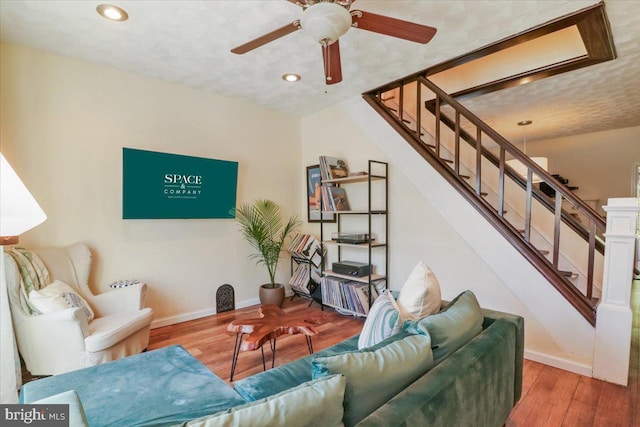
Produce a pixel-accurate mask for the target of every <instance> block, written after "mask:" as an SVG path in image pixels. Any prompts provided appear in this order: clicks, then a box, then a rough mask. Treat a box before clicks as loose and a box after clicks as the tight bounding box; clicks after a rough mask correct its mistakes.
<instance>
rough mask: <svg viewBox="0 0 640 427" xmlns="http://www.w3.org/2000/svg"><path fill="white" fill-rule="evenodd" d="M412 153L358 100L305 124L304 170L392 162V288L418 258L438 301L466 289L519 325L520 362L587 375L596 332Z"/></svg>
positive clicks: (315, 229)
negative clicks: (324, 161) (322, 161)
mask: <svg viewBox="0 0 640 427" xmlns="http://www.w3.org/2000/svg"><path fill="white" fill-rule="evenodd" d="M329 124H330V125H329ZM412 151H413V149H411V148H410V146H409V145H408V144H407V143H406V142H405V141H404V140H403V139H402V138H401V137H400V136H399V135H398V134H397V133H395V131H393V130H392V129H391V127H390V126H389V125H387V124H386V122H384V121H383V120H382V119H381V118H380V117H379V116H377V115H376V113H375V112H374V111H373V110H372V109H371V107H369V106H368V105H367V104H366V103H365V102H364V101H363V100H362V99H361V98H359V97H356V98H353V99H351V100H349V101H347V102H345V103H343V104H341V105H337V106H334V107H331V108H328V109H325V110H323V111H320V112H318V113H315V114H312V115H309V116H306V117H304V118H303V119H302V163H303V165H309V164H313V163H317V157H318V156H319V155H335V156H340V157H343V158H345V159H347V161H348V163H349V166H350V168H351V169H354V170H362V169H365V167H366V159H369V158H373V159H376V160H382V161H389V162H390V169H389V174H390V179H389V183H390V193H389V196H390V207H389V218H390V236H389V248H390V258H391V260H390V280H389V284H390V287H391V288H392V289H396V290H397V289H400V287H401V286H402V284H403V283H404V281H405V279H406V277H407V276H408V274H409V273H410V271H411V269H412V268H413V267H414V266H415V264H416V263H417V262H418V261H420V260H423V261H424V262H425V263H426V264H427V265H429V266H430V267H431V268H432V269H433V271H434V272H435V274H436V276H437V277H438V280H439V281H440V285H441V288H442V294H443V298H445V299H451V298H453V297H455V296H456V295H457V294H458V293H460V292H462V291H463V290H465V289H471V290H473V292H474V293H476V295H477V296H478V299H479V301H480V304H481V305H482V306H483V307H487V308H493V309H497V310H503V311H508V312H513V313H518V314H520V315H522V316H523V317H525V324H526V333H525V340H526V350H527V357H529V358H531V359H534V360H539V361H543V362H545V363H549V364H553V365H555V366H558V367H562V368H565V369H569V370H572V371H576V372H580V373H582V374H587V375H589V374H590V364H591V356H592V354H591V353H592V349H593V328H592V327H591V326H590V325H589V324H588V323H587V322H586V321H585V320H584V319H583V318H582V317H581V316H580V315H579V314H577V312H576V311H575V310H574V309H573V308H572V307H570V306H569V304H568V303H567V302H566V300H564V299H563V298H562V297H561V296H560V295H559V294H558V293H557V291H555V289H552V287H551V285H550V284H549V283H548V282H546V281H545V280H544V279H543V278H541V276H540V274H539V273H537V271H535V270H534V269H533V267H531V265H530V264H528V262H526V261H525V260H524V259H522V257H521V256H520V255H519V254H518V253H517V252H516V251H515V249H513V247H511V245H510V244H508V243H507V242H506V241H505V240H504V239H503V238H502V237H501V236H500V235H499V234H498V233H497V232H496V231H495V229H493V228H492V227H491V226H490V225H488V224H487V223H486V221H485V220H484V219H482V218H481V216H480V215H479V214H478V213H477V212H476V211H475V210H474V209H473V208H472V207H471V206H470V205H469V204H468V203H467V202H466V201H465V200H464V199H462V197H461V196H460V195H458V194H457V192H456V191H455V190H454V189H453V188H452V187H451V186H450V185H449V184H447V183H446V182H445V181H444V179H443V178H442V177H440V176H439V175H438V174H437V172H435V171H434V170H433V169H432V168H430V166H429V165H428V164H427V163H426V162H425V161H423V160H422V159H421V158H420V157H418V156H416V155H415V152H413V153H412ZM350 197H351V196H350ZM303 204H304V203H301V205H303ZM301 209H302V207H301ZM308 228H309V231H311V232H315V233H318V226H317V225H314V224H310V225H308ZM505 278H506V279H505ZM507 282H516V283H515V285H517V286H515V288H514V286H513V285H514V283H507ZM558 343H562V345H559V344H558Z"/></svg>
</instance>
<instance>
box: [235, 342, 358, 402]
mask: <svg viewBox="0 0 640 427" xmlns="http://www.w3.org/2000/svg"><path fill="white" fill-rule="evenodd" d="M357 349H358V335H356V336H353V337H351V338H349V339H347V340H344V341H342V342H340V343H338V344H336V345H334V346H331V347H329V348H325V349H324V350H322V351H319V352H317V353H314V354H310V355H309V356H306V357H303V358H301V359H298V360H295V361H293V362H290V363H287V364H284V365H281V366H276V367H275V368H273V369H269V370H268V371H265V372H260V373H259V374H255V375H252V376H250V377H247V378H244V379H241V380H238V381H235V382H234V383H233V388H234V389H235V390H236V391H237V392H238V393H239V394H240V395H241V396H242V397H243V398H244V399H245V400H247V401H253V400H259V399H263V398H265V397H267V396H272V395H274V394H276V393H280V392H281V391H284V390H287V389H289V388H292V387H296V386H298V385H300V384H302V383H304V382H306V381H311V380H312V377H311V361H312V360H313V358H314V357H316V356H330V355H333V354H338V353H343V352H345V351H352V350H357ZM240 359H242V354H240ZM239 363H242V360H240V362H239Z"/></svg>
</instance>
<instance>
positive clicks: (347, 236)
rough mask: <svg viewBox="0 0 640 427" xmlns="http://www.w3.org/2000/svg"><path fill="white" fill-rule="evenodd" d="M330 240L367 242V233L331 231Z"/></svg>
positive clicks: (356, 242)
mask: <svg viewBox="0 0 640 427" xmlns="http://www.w3.org/2000/svg"><path fill="white" fill-rule="evenodd" d="M331 240H333V241H334V242H336V243H352V244H358V243H368V242H369V240H371V239H370V238H369V233H331Z"/></svg>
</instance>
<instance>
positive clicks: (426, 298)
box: [397, 261, 442, 320]
mask: <svg viewBox="0 0 640 427" xmlns="http://www.w3.org/2000/svg"><path fill="white" fill-rule="evenodd" d="M397 303H398V306H399V308H400V315H401V316H402V319H403V320H418V319H421V318H423V317H425V316H429V315H431V314H434V313H437V312H438V311H440V305H441V304H442V297H441V294H440V283H438V279H436V275H435V274H433V271H431V269H430V268H429V267H427V266H426V265H425V264H424V263H423V262H422V261H420V262H419V263H418V265H416V266H415V268H414V269H413V271H412V272H411V274H410V275H409V278H408V279H407V281H406V282H405V283H404V285H402V288H401V289H400V295H398V300H397Z"/></svg>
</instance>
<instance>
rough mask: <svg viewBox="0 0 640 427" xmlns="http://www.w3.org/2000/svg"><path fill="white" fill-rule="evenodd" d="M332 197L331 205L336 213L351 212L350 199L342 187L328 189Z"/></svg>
mask: <svg viewBox="0 0 640 427" xmlns="http://www.w3.org/2000/svg"><path fill="white" fill-rule="evenodd" d="M328 189H329V194H330V197H331V203H332V206H333V210H334V211H338V212H340V211H350V210H351V205H350V204H349V198H348V197H347V192H346V191H345V189H344V188H340V187H328Z"/></svg>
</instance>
